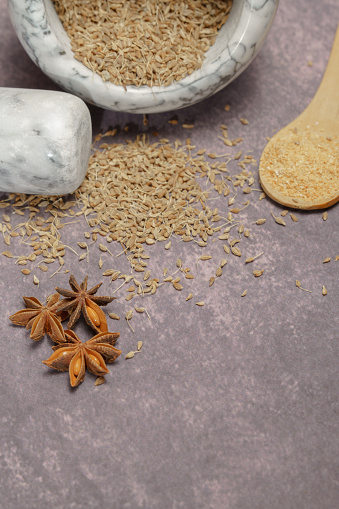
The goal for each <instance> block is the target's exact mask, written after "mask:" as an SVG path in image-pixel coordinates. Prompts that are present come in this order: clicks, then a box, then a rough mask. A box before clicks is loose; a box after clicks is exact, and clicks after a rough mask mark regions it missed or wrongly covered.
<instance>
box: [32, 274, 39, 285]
mask: <svg viewBox="0 0 339 509" xmlns="http://www.w3.org/2000/svg"><path fill="white" fill-rule="evenodd" d="M33 283H34V284H35V285H39V283H40V281H39V279H38V278H37V277H36V276H35V275H34V276H33Z"/></svg>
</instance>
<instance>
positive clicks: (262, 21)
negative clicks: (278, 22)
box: [8, 0, 278, 113]
mask: <svg viewBox="0 0 339 509" xmlns="http://www.w3.org/2000/svg"><path fill="white" fill-rule="evenodd" d="M233 1H234V3H233V6H232V9H231V13H230V16H229V18H228V20H227V22H226V23H225V25H224V26H223V27H222V28H221V30H220V32H219V34H218V36H217V39H216V42H215V44H214V45H213V46H212V47H211V48H210V49H209V51H208V52H207V53H206V58H205V61H204V63H203V65H202V67H201V68H200V69H198V70H196V71H194V72H193V73H192V74H191V75H190V76H187V77H186V78H184V79H183V80H181V81H180V82H176V83H173V84H172V85H170V86H167V87H160V86H157V87H156V86H155V87H152V88H151V87H148V86H142V87H135V86H132V85H130V86H128V87H127V90H125V89H124V88H123V87H122V86H118V85H114V84H112V83H109V82H104V81H103V80H102V79H101V77H100V76H99V75H97V74H95V73H93V72H92V71H90V70H89V69H87V68H86V67H85V66H84V65H83V64H82V63H81V62H78V61H77V60H75V58H74V56H73V53H72V51H71V47H70V41H69V38H68V36H67V34H66V32H65V30H64V29H63V27H62V24H61V22H60V20H59V18H58V16H57V14H56V12H55V10H54V7H53V5H52V2H51V0H8V8H9V13H10V18H11V20H12V23H13V26H14V29H15V31H16V33H17V35H18V38H19V40H20V42H21V44H22V45H23V47H24V49H25V50H26V52H27V53H28V55H29V56H30V58H31V59H32V60H33V61H34V62H35V64H36V65H37V66H38V67H40V69H41V70H42V71H43V72H44V73H45V74H46V75H47V76H49V77H50V78H51V79H52V80H54V81H55V82H56V83H57V84H58V85H59V86H60V87H61V88H63V89H64V90H66V91H68V92H71V93H73V94H75V95H78V96H79V97H81V98H82V99H84V100H85V101H87V102H89V103H92V104H95V105H97V106H99V107H102V108H105V109H109V110H115V111H125V112H130V113H154V112H161V111H169V110H176V109H179V108H183V107H185V106H188V105H191V104H194V103H197V102H199V101H201V100H202V99H204V98H206V97H209V96H211V95H213V94H214V93H216V92H218V91H219V90H221V89H222V88H224V87H225V86H226V85H228V84H229V83H230V82H231V81H233V80H234V79H235V78H236V77H237V76H239V74H240V73H241V72H243V71H244V70H245V69H246V67H247V66H248V65H249V64H250V63H251V62H252V60H253V59H254V57H255V56H256V55H257V53H258V51H259V50H260V48H261V46H262V44H263V42H264V40H265V37H266V35H267V33H268V31H269V29H270V26H271V24H272V21H273V19H274V15H275V13H276V9H277V6H278V0H233Z"/></svg>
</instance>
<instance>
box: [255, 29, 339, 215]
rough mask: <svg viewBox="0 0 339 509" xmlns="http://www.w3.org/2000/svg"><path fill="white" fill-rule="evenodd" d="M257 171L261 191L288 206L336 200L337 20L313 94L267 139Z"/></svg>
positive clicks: (338, 153) (338, 178) (338, 195)
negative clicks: (300, 110) (306, 102)
mask: <svg viewBox="0 0 339 509" xmlns="http://www.w3.org/2000/svg"><path fill="white" fill-rule="evenodd" d="M259 176H260V183H261V186H262V188H263V190H264V191H265V193H266V194H267V195H268V196H269V197H270V198H272V199H273V200H275V201H277V202H279V203H281V204H282V205H285V206H287V207H293V208H298V209H322V208H326V207H330V206H331V205H333V204H334V203H336V202H337V201H338V200H339V25H338V29H337V33H336V36H335V40H334V43H333V48H332V52H331V55H330V58H329V61H328V64H327V69H326V71H325V74H324V77H323V79H322V82H321V84H320V87H319V89H318V91H317V93H316V95H315V96H314V98H313V100H312V101H311V103H310V104H309V106H308V107H307V108H306V109H305V110H304V111H303V113H302V114H301V115H300V116H299V117H297V118H296V119H295V120H293V122H291V123H290V124H288V125H287V126H286V127H284V128H283V129H281V131H279V132H278V133H277V134H275V135H274V136H273V137H272V138H271V139H270V141H269V143H268V144H267V146H266V148H265V150H264V152H263V153H262V156H261V158H260V165H259Z"/></svg>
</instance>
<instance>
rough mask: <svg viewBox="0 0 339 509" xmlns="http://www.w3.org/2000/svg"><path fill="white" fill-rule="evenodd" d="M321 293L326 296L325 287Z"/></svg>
mask: <svg viewBox="0 0 339 509" xmlns="http://www.w3.org/2000/svg"><path fill="white" fill-rule="evenodd" d="M321 293H322V295H327V290H326V288H325V286H323V288H322V291H321Z"/></svg>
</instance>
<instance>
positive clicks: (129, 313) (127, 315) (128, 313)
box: [125, 309, 133, 320]
mask: <svg viewBox="0 0 339 509" xmlns="http://www.w3.org/2000/svg"><path fill="white" fill-rule="evenodd" d="M132 316H133V309H130V310H129V311H127V313H126V314H125V318H126V320H130V319H131V318H132Z"/></svg>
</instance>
